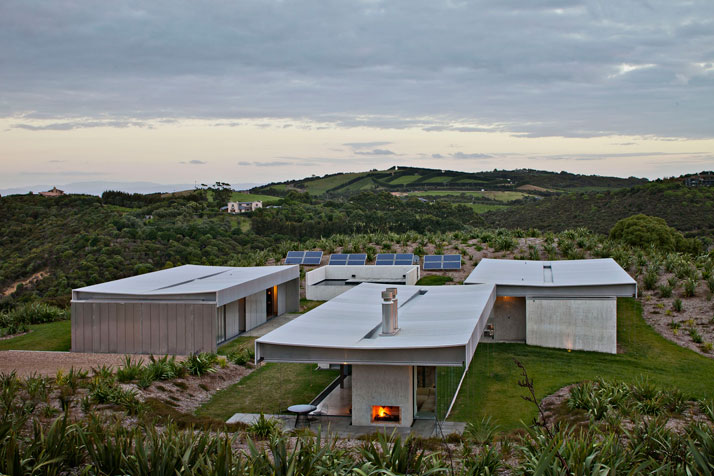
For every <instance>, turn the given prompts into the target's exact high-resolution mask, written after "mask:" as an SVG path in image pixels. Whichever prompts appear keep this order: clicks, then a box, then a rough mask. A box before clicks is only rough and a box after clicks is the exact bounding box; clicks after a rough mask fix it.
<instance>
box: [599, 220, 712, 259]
mask: <svg viewBox="0 0 714 476" xmlns="http://www.w3.org/2000/svg"><path fill="white" fill-rule="evenodd" d="M610 238H611V239H614V240H622V241H624V242H625V243H627V244H628V245H632V246H638V247H642V248H645V247H649V246H655V247H656V248H657V249H659V250H663V251H681V252H684V253H697V252H698V251H699V249H700V248H701V244H700V243H699V242H698V241H697V240H695V239H687V238H685V237H684V236H683V235H682V234H681V233H680V232H679V231H677V230H675V229H674V228H671V227H669V226H667V222H666V221H664V219H662V218H659V217H652V216H648V215H643V214H639V215H632V216H630V217H627V218H623V219H622V220H619V221H618V222H617V223H615V226H613V227H612V229H611V230H610Z"/></svg>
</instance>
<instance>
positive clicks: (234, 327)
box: [225, 300, 245, 339]
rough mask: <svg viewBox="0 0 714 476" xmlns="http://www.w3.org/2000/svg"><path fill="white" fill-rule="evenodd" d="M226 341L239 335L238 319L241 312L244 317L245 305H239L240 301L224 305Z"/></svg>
mask: <svg viewBox="0 0 714 476" xmlns="http://www.w3.org/2000/svg"><path fill="white" fill-rule="evenodd" d="M225 307H226V339H230V338H231V337H235V336H237V335H238V334H240V333H241V329H240V318H241V311H243V314H244V315H245V305H244V306H241V305H240V300H238V301H233V302H229V303H228V304H226V306H225Z"/></svg>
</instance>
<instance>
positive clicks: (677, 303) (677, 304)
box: [672, 298, 682, 312]
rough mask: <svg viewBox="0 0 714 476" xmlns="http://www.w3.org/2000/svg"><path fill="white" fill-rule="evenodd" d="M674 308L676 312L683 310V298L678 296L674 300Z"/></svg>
mask: <svg viewBox="0 0 714 476" xmlns="http://www.w3.org/2000/svg"><path fill="white" fill-rule="evenodd" d="M672 309H674V310H675V311H676V312H682V300H681V299H679V298H677V299H675V300H674V301H673V302H672Z"/></svg>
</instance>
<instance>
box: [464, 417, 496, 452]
mask: <svg viewBox="0 0 714 476" xmlns="http://www.w3.org/2000/svg"><path fill="white" fill-rule="evenodd" d="M497 432H498V425H496V424H495V423H493V422H492V421H491V417H490V416H488V417H483V418H481V420H479V421H477V422H476V423H472V422H469V423H467V424H466V429H465V430H464V436H465V437H466V438H468V439H469V440H470V441H472V442H473V443H476V444H477V445H490V444H491V443H492V442H493V438H494V436H496V433H497Z"/></svg>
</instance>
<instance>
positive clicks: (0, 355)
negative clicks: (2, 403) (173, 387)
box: [0, 350, 148, 376]
mask: <svg viewBox="0 0 714 476" xmlns="http://www.w3.org/2000/svg"><path fill="white" fill-rule="evenodd" d="M132 359H135V360H136V359H142V360H146V359H148V356H143V355H133V356H132ZM123 361H124V354H81V353H78V352H44V351H30V350H4V351H0V374H2V373H9V372H12V371H13V370H14V371H16V372H17V375H18V376H27V375H32V374H34V373H37V374H39V375H48V376H55V375H57V371H58V370H60V369H61V370H63V371H65V372H66V371H68V370H69V369H70V368H72V367H74V368H75V369H79V368H81V369H83V370H87V371H91V370H92V367H101V366H102V365H111V366H113V367H115V368H116V367H118V366H119V365H121V364H122V362H123Z"/></svg>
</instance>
